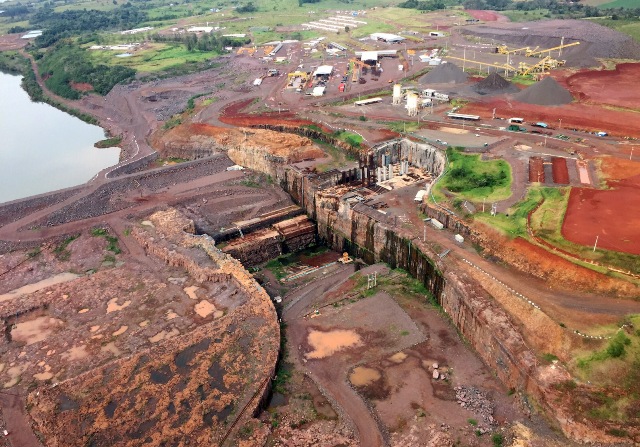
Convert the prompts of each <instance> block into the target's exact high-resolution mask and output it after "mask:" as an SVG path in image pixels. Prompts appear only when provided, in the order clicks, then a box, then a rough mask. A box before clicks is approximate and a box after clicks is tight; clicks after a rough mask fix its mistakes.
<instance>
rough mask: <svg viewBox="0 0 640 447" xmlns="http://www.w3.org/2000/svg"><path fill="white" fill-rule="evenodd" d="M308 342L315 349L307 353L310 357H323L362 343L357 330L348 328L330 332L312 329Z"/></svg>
mask: <svg viewBox="0 0 640 447" xmlns="http://www.w3.org/2000/svg"><path fill="white" fill-rule="evenodd" d="M308 342H309V345H311V347H312V348H313V351H311V352H308V353H307V354H305V356H306V357H307V358H308V359H322V358H325V357H328V356H330V355H333V354H335V353H336V352H338V351H341V350H343V349H345V348H350V347H352V346H358V345H360V344H361V343H362V341H361V339H360V336H359V335H358V333H357V332H355V331H348V330H336V331H329V332H322V331H317V330H311V331H310V332H309V337H308Z"/></svg>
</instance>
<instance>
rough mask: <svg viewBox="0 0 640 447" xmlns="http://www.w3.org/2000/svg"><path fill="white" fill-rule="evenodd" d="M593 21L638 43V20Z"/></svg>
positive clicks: (639, 31) (639, 30)
mask: <svg viewBox="0 0 640 447" xmlns="http://www.w3.org/2000/svg"><path fill="white" fill-rule="evenodd" d="M593 21H594V22H595V23H598V24H600V25H604V26H606V27H608V28H612V29H614V30H616V31H619V32H621V33H624V34H626V35H628V36H631V37H632V38H633V39H634V40H635V41H637V42H640V21H638V20H611V19H593Z"/></svg>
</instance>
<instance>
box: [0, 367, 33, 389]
mask: <svg viewBox="0 0 640 447" xmlns="http://www.w3.org/2000/svg"><path fill="white" fill-rule="evenodd" d="M25 369H27V365H17V366H12V367H11V368H9V369H8V370H7V375H8V376H9V381H8V382H6V383H5V384H4V385H3V386H4V387H5V388H11V387H12V386H14V385H17V384H18V382H20V374H22V373H23V372H24V370H25Z"/></svg>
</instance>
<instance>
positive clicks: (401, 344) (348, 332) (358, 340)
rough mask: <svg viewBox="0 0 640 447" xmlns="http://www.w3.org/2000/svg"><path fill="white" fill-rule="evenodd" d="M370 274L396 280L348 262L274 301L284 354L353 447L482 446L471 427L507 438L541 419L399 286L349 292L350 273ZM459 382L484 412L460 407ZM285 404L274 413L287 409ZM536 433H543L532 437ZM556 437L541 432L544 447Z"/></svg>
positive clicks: (484, 439) (384, 271) (383, 270)
mask: <svg viewBox="0 0 640 447" xmlns="http://www.w3.org/2000/svg"><path fill="white" fill-rule="evenodd" d="M374 271H376V272H377V273H378V280H379V281H380V282H381V283H385V284H386V283H387V282H388V283H389V284H396V281H397V278H396V277H397V276H398V274H397V273H393V272H390V271H389V270H388V268H387V267H385V266H380V265H375V266H370V267H367V268H366V269H365V270H362V271H360V272H359V273H358V274H356V275H355V276H354V277H352V278H351V279H349V276H350V275H351V273H352V269H350V268H347V267H341V268H339V269H338V270H334V271H331V270H329V271H327V273H326V275H321V276H320V277H319V278H317V279H315V280H313V281H311V282H308V283H307V284H305V285H302V286H301V287H299V288H297V289H296V290H295V291H294V292H293V293H290V294H287V295H286V296H285V297H284V301H283V307H284V312H283V316H284V320H285V321H286V322H287V338H288V341H289V344H290V348H289V356H288V360H289V361H291V362H292V363H293V365H294V366H296V368H297V369H299V370H300V371H301V372H302V374H303V375H304V376H305V377H308V378H311V379H312V380H313V381H314V382H315V383H316V384H317V386H318V388H319V389H321V390H324V394H325V396H326V397H327V398H328V399H329V402H331V404H332V406H333V408H334V410H335V411H336V413H337V414H338V415H340V416H341V417H344V418H346V419H347V421H350V422H351V423H352V424H353V426H354V428H355V433H356V434H357V436H358V437H359V439H360V443H361V444H360V445H367V446H375V445H393V446H424V445H429V446H431V445H454V444H455V443H459V442H463V443H464V444H465V445H491V444H492V442H491V439H490V437H489V435H485V436H482V435H480V436H477V435H476V433H475V431H476V430H478V429H481V430H482V431H483V433H484V432H485V431H487V432H492V431H495V430H498V431H503V432H504V433H505V435H506V437H510V436H511V435H510V434H509V433H511V431H510V427H511V426H512V424H513V422H514V421H516V420H517V421H521V422H524V423H525V424H528V425H531V424H533V425H534V426H536V427H537V424H541V421H540V420H538V419H537V417H535V416H534V417H533V418H532V419H528V418H527V417H525V416H524V414H525V413H523V408H525V409H526V405H525V406H524V407H521V406H520V405H521V403H520V401H519V398H517V396H509V395H508V393H507V390H504V389H503V388H502V386H501V385H500V384H499V383H498V382H497V381H496V380H495V378H494V377H493V376H492V375H491V374H490V373H489V371H488V370H487V369H486V367H485V366H484V365H483V364H482V362H481V361H480V360H479V359H478V358H477V357H476V356H475V354H473V353H472V352H470V351H469V349H468V348H467V347H466V346H465V344H464V343H461V342H460V341H459V339H458V337H457V335H456V333H455V331H454V330H453V328H452V327H451V326H450V325H449V324H448V323H447V322H446V320H444V319H443V318H442V316H441V315H440V314H439V313H438V312H437V310H436V309H434V308H432V307H431V306H430V305H428V304H427V303H425V302H424V301H423V300H424V298H420V297H418V296H417V295H411V293H410V292H408V291H407V290H406V289H403V288H402V286H400V288H399V289H397V291H396V292H385V291H382V290H383V289H380V291H378V292H377V293H376V292H374V293H373V294H367V296H368V297H363V296H362V295H361V293H362V292H360V293H358V292H354V290H358V287H356V284H362V282H361V280H359V279H358V278H361V277H362V275H366V274H367V273H373V272H374ZM400 276H402V275H400ZM394 278H395V279H394ZM365 279H366V276H365ZM387 280H388V281H387ZM385 281H387V282H385ZM384 290H386V289H384ZM332 303H336V304H332ZM316 309H317V310H318V311H317V312H316V311H315V310H316ZM434 364H437V365H436V366H437V370H438V371H439V372H440V373H441V374H442V377H439V378H438V379H434V378H433V371H434V368H433V367H434ZM294 380H295V378H294ZM461 386H462V387H475V388H477V389H479V390H482V391H484V393H486V395H487V396H488V402H490V405H489V404H488V405H489V406H490V408H491V411H490V414H491V418H490V419H489V418H488V413H482V412H480V413H478V412H477V409H476V410H473V409H465V408H464V407H462V406H461V405H460V402H459V401H458V400H457V398H456V388H457V387H461ZM296 389H297V388H296ZM294 395H295V394H294ZM292 405H293V403H290V404H289V406H284V407H283V406H278V407H277V410H278V411H279V412H284V413H287V412H288V411H291V410H290V407H291V406H292ZM526 411H527V413H528V411H529V410H526ZM483 417H484V419H483ZM469 421H472V422H473V423H470V422H469ZM476 421H477V422H476ZM543 425H544V424H542V425H541V426H543ZM537 431H538V432H544V430H540V427H537ZM277 433H278V431H276V433H275V434H276V435H277ZM286 433H289V432H288V431H286ZM417 433H422V434H423V435H424V437H422V436H416V434H417ZM545 436H549V433H548V432H547V433H546V435H543V436H542V438H541V439H545ZM429 439H433V441H429ZM556 441H557V440H556V439H555V438H554V436H553V435H551V436H549V437H548V438H546V442H547V444H546V445H555V443H556ZM296 445H311V444H308V443H304V442H301V443H299V444H296Z"/></svg>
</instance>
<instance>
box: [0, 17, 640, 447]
mask: <svg viewBox="0 0 640 447" xmlns="http://www.w3.org/2000/svg"><path fill="white" fill-rule="evenodd" d="M371 12H372V14H375V12H374V11H371ZM476 12H478V11H476ZM479 12H482V11H479ZM484 12H490V11H484ZM424 16H425V17H429V20H431V21H432V22H433V23H438V30H437V31H431V32H432V33H433V32H435V33H436V34H438V33H440V32H443V35H442V36H439V35H438V36H434V35H429V34H427V33H428V31H425V30H422V29H419V32H416V35H418V37H415V38H414V39H409V40H408V41H407V42H406V44H403V45H404V46H403V45H396V44H395V43H394V38H393V36H394V35H388V34H384V33H379V34H380V35H379V36H377V38H376V39H373V38H372V39H369V41H368V42H364V41H363V42H364V44H363V45H361V46H360V47H356V45H358V44H357V42H358V40H357V39H353V38H350V37H348V36H349V35H348V34H346V33H342V34H340V35H339V36H333V37H332V39H334V38H335V40H336V42H334V43H333V45H328V44H327V42H325V44H326V45H325V44H322V45H324V47H323V46H322V45H321V44H320V42H322V41H319V42H316V45H317V49H318V51H321V52H326V50H327V49H331V50H334V53H335V52H344V53H345V54H344V55H345V56H346V57H333V58H330V56H326V58H327V60H325V59H324V56H323V59H322V63H321V62H320V60H318V57H317V56H313V55H312V52H311V51H307V50H306V48H310V47H309V45H311V44H310V43H309V42H301V41H297V40H296V41H294V42H283V43H281V42H278V45H280V46H279V47H278V46H277V45H267V46H251V45H245V46H243V47H242V48H243V49H236V50H234V52H233V53H229V54H225V55H224V56H221V57H222V58H224V63H221V64H218V65H215V66H212V67H211V68H209V69H207V70H205V71H202V72H198V73H193V74H185V75H181V76H179V77H173V78H171V77H167V78H163V79H160V78H158V79H154V80H140V79H138V80H134V81H132V82H130V83H128V84H121V85H118V86H116V87H115V88H114V89H113V90H111V92H110V93H108V94H107V95H106V96H104V97H102V96H97V95H93V94H92V95H86V96H82V98H81V99H79V100H75V101H74V102H72V104H73V105H74V107H75V108H77V109H78V110H80V111H83V112H86V113H91V114H92V115H93V116H95V117H96V118H97V119H98V121H99V122H100V123H101V125H102V126H103V127H104V128H105V129H106V130H107V131H108V132H110V135H118V136H121V137H122V143H121V147H122V152H121V157H120V162H119V163H118V165H116V166H113V167H111V168H108V169H105V170H104V171H102V172H100V173H98V174H97V175H96V176H95V177H94V178H93V179H92V180H90V181H89V182H87V183H86V184H84V185H80V186H76V187H71V188H67V189H62V190H57V191H53V192H50V193H46V194H41V195H38V196H33V197H28V198H25V199H19V200H14V201H11V202H7V203H3V204H0V278H1V281H0V319H1V321H2V326H1V327H2V331H3V337H2V341H1V342H0V386H1V389H0V447H5V446H6V447H88V446H91V447H102V446H114V447H116V446H122V447H128V446H143V445H144V446H152V447H154V446H155V447H168V446H176V447H177V446H221V447H227V446H241V447H249V446H283V447H284V446H332V447H338V446H341V447H347V446H349V447H351V446H354V447H355V446H362V447H378V446H380V447H382V446H389V447H414V446H415V447H418V446H488V447H489V446H514V447H516V446H517V447H529V446H531V447H536V446H551V447H564V446H579V445H594V446H612V447H613V446H625V447H627V446H629V447H631V446H637V445H639V443H640V301H638V299H639V298H638V297H640V261H639V259H640V257H639V256H638V255H640V237H639V235H638V228H639V225H640V217H639V216H640V215H639V214H638V213H637V211H635V210H637V209H638V206H640V195H639V194H638V190H639V189H640V161H639V159H638V158H637V157H640V151H639V152H638V153H637V154H634V153H633V149H634V148H635V147H636V143H637V138H640V125H639V124H638V120H635V119H633V120H631V119H629V117H630V116H634V115H635V114H636V113H637V110H635V109H634V107H635V106H632V105H631V104H630V100H628V99H627V98H625V95H624V94H623V93H624V91H625V90H631V89H632V88H637V87H632V85H633V83H634V82H635V79H636V77H635V75H637V74H638V73H640V63H638V62H637V60H640V45H638V44H637V43H635V42H631V41H628V40H625V39H624V38H623V37H620V36H618V34H619V33H618V34H615V35H613V34H612V35H611V36H613V37H615V39H613V37H612V39H613V40H611V42H613V43H612V44H611V46H609V47H607V46H606V45H603V44H602V42H601V41H599V40H597V39H598V37H597V36H594V35H593V31H594V30H595V29H596V28H597V30H600V28H603V27H601V26H600V25H596V24H595V23H583V22H584V21H581V22H580V23H579V26H578V25H576V28H575V29H572V30H568V29H562V30H561V31H558V30H557V27H554V26H553V24H549V23H546V22H527V30H526V31H523V29H524V28H522V27H516V26H511V25H512V24H510V23H502V22H497V21H496V22H494V21H489V20H487V19H483V20H487V23H483V24H475V22H469V24H466V25H460V23H461V16H456V15H455V14H454V15H453V16H451V15H447V14H444V13H443V12H442V11H440V12H429V13H427V14H424ZM352 17H355V16H352ZM482 17H484V16H482ZM491 17H493V16H491ZM360 18H362V17H360ZM318 20H319V21H317V22H316V21H312V20H311V19H310V18H309V20H308V22H309V23H310V24H311V25H309V24H307V23H306V22H305V24H304V25H302V24H301V25H300V26H305V30H307V29H308V28H307V27H311V28H314V29H316V30H318V29H325V28H327V27H328V28H329V30H331V29H332V25H331V23H329V22H327V21H326V20H334V22H335V21H336V20H339V19H326V20H325V19H323V20H325V21H324V22H322V21H320V19H318ZM342 20H343V21H341V22H340V21H338V23H340V24H341V25H344V23H350V24H351V25H352V26H355V25H357V22H355V21H353V20H355V19H353V20H352V21H350V22H344V20H346V19H344V18H343V19H342ZM364 20H367V19H366V18H365V19H364ZM425 20H427V19H426V18H425ZM469 20H471V19H469ZM462 21H464V18H462ZM576 22H578V21H576ZM332 23H333V22H332ZM390 23H391V22H390ZM463 23H464V22H463ZM327 24H328V25H327ZM396 25H397V24H396V23H395V22H393V26H396ZM518 25H522V23H519V24H518ZM388 26H389V27H392V25H391V24H389V25H388ZM323 27H324V28H323ZM594 27H596V28H594ZM342 29H344V27H342ZM442 30H444V31H442ZM325 31H327V30H326V29H325ZM609 31H610V32H612V33H613V31H611V30H609ZM609 31H607V32H609ZM328 32H333V31H328ZM603 32H604V31H603ZM559 33H560V34H559ZM571 33H574V34H576V35H575V36H573V35H571V36H570V34H571ZM344 34H346V36H345V35H344ZM423 34H424V35H423ZM403 35H405V34H404V32H403ZM607 35H609V34H607ZM390 36H391V37H390ZM497 36H499V37H497ZM396 37H397V36H396ZM441 37H442V38H443V39H446V42H447V45H446V46H445V45H444V44H443V42H444V41H442V40H440V38H441ZM341 39H345V40H344V41H343V40H341ZM346 39H348V40H346ZM496 39H502V40H501V41H500V42H499V43H498V44H496V42H495V40H496ZM572 42H580V43H579V44H572ZM1 43H2V42H1V41H0V44H1ZM471 45H473V47H472V46H471ZM523 45H527V46H528V47H527V48H528V49H525V48H519V47H522V46H523ZM340 47H343V48H344V50H340ZM276 48H277V49H276ZM281 48H282V49H283V50H281ZM313 48H316V46H314V47H313ZM443 48H446V51H445V50H443ZM267 50H269V51H268V52H267ZM558 50H562V52H561V54H562V59H559V57H560V55H557V54H556V55H555V56H554V58H555V59H554V60H555V61H556V62H557V61H558V60H561V61H563V62H561V63H559V64H552V63H550V62H549V59H551V55H552V54H555V53H557V52H558ZM279 51H285V52H286V53H287V55H288V56H289V57H288V59H287V58H285V59H286V60H282V61H280V63H279V65H275V63H272V62H273V57H275V56H274V55H275V54H276V53H278V52H279ZM545 51H546V53H545ZM607 51H610V52H612V54H611V55H609V56H607V54H605V53H606V52H607ZM372 52H379V54H378V53H376V55H375V58H374V55H372V54H370V53H372ZM527 52H528V53H533V54H529V55H527ZM272 53H273V54H272ZM314 53H315V52H314ZM367 53H369V54H367ZM421 53H422V54H421ZM474 53H477V54H474ZM613 53H615V54H613ZM270 54H272V55H271V56H269V55H270ZM329 54H330V53H329ZM420 56H422V57H420ZM472 56H473V59H472V60H473V61H474V64H475V65H480V64H481V63H482V64H485V65H484V70H485V72H483V71H482V68H480V69H477V68H474V69H473V70H470V69H469V66H470V65H473V64H471V63H470V62H468V61H469V60H471V59H470V58H471V57H472ZM503 56H504V57H505V58H506V59H507V60H509V57H512V58H514V60H513V61H512V62H508V63H504V62H499V61H497V60H496V59H495V58H497V57H501V58H502V57H503ZM614 56H616V58H619V59H624V60H625V61H624V62H621V61H620V63H618V64H617V65H616V64H614V65H613V67H610V68H611V69H604V68H602V67H599V68H597V69H594V68H593V65H592V62H593V61H600V60H602V59H603V58H605V57H607V60H608V61H609V62H610V60H612V59H613V58H614ZM547 57H548V58H549V59H546V58H547ZM265 58H271V59H265ZM369 58H371V59H369ZM534 58H537V59H534ZM374 59H375V61H374ZM435 59H437V60H438V61H439V62H438V63H433V64H430V63H429V61H433V60H435ZM545 59H546V62H541V61H543V60H545ZM532 60H534V61H537V62H535V63H534V62H532ZM354 61H355V62H354ZM378 61H379V63H378ZM519 63H520V64H524V65H518V64H519ZM376 64H377V65H376ZM475 65H474V67H475ZM480 66H481V67H482V65H480ZM310 67H312V68H313V69H310ZM327 67H329V68H327ZM509 67H512V68H514V69H516V72H517V73H510V70H511V69H510V68H509ZM534 67H535V68H534ZM518 70H520V71H519V72H518ZM525 72H526V73H525ZM525 78H526V79H525ZM256 79H259V80H260V82H255V80H256ZM362 81H365V82H362ZM605 84H606V85H609V86H610V87H611V90H612V93H611V94H607V95H603V94H601V90H602V86H603V85H605ZM318 88H319V89H320V90H316V89H318ZM323 89H324V90H323ZM314 92H315V93H314ZM322 92H324V93H322ZM631 96H633V95H631ZM583 118H584V119H583ZM621 123H628V125H627V124H625V125H622V124H621Z"/></svg>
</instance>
